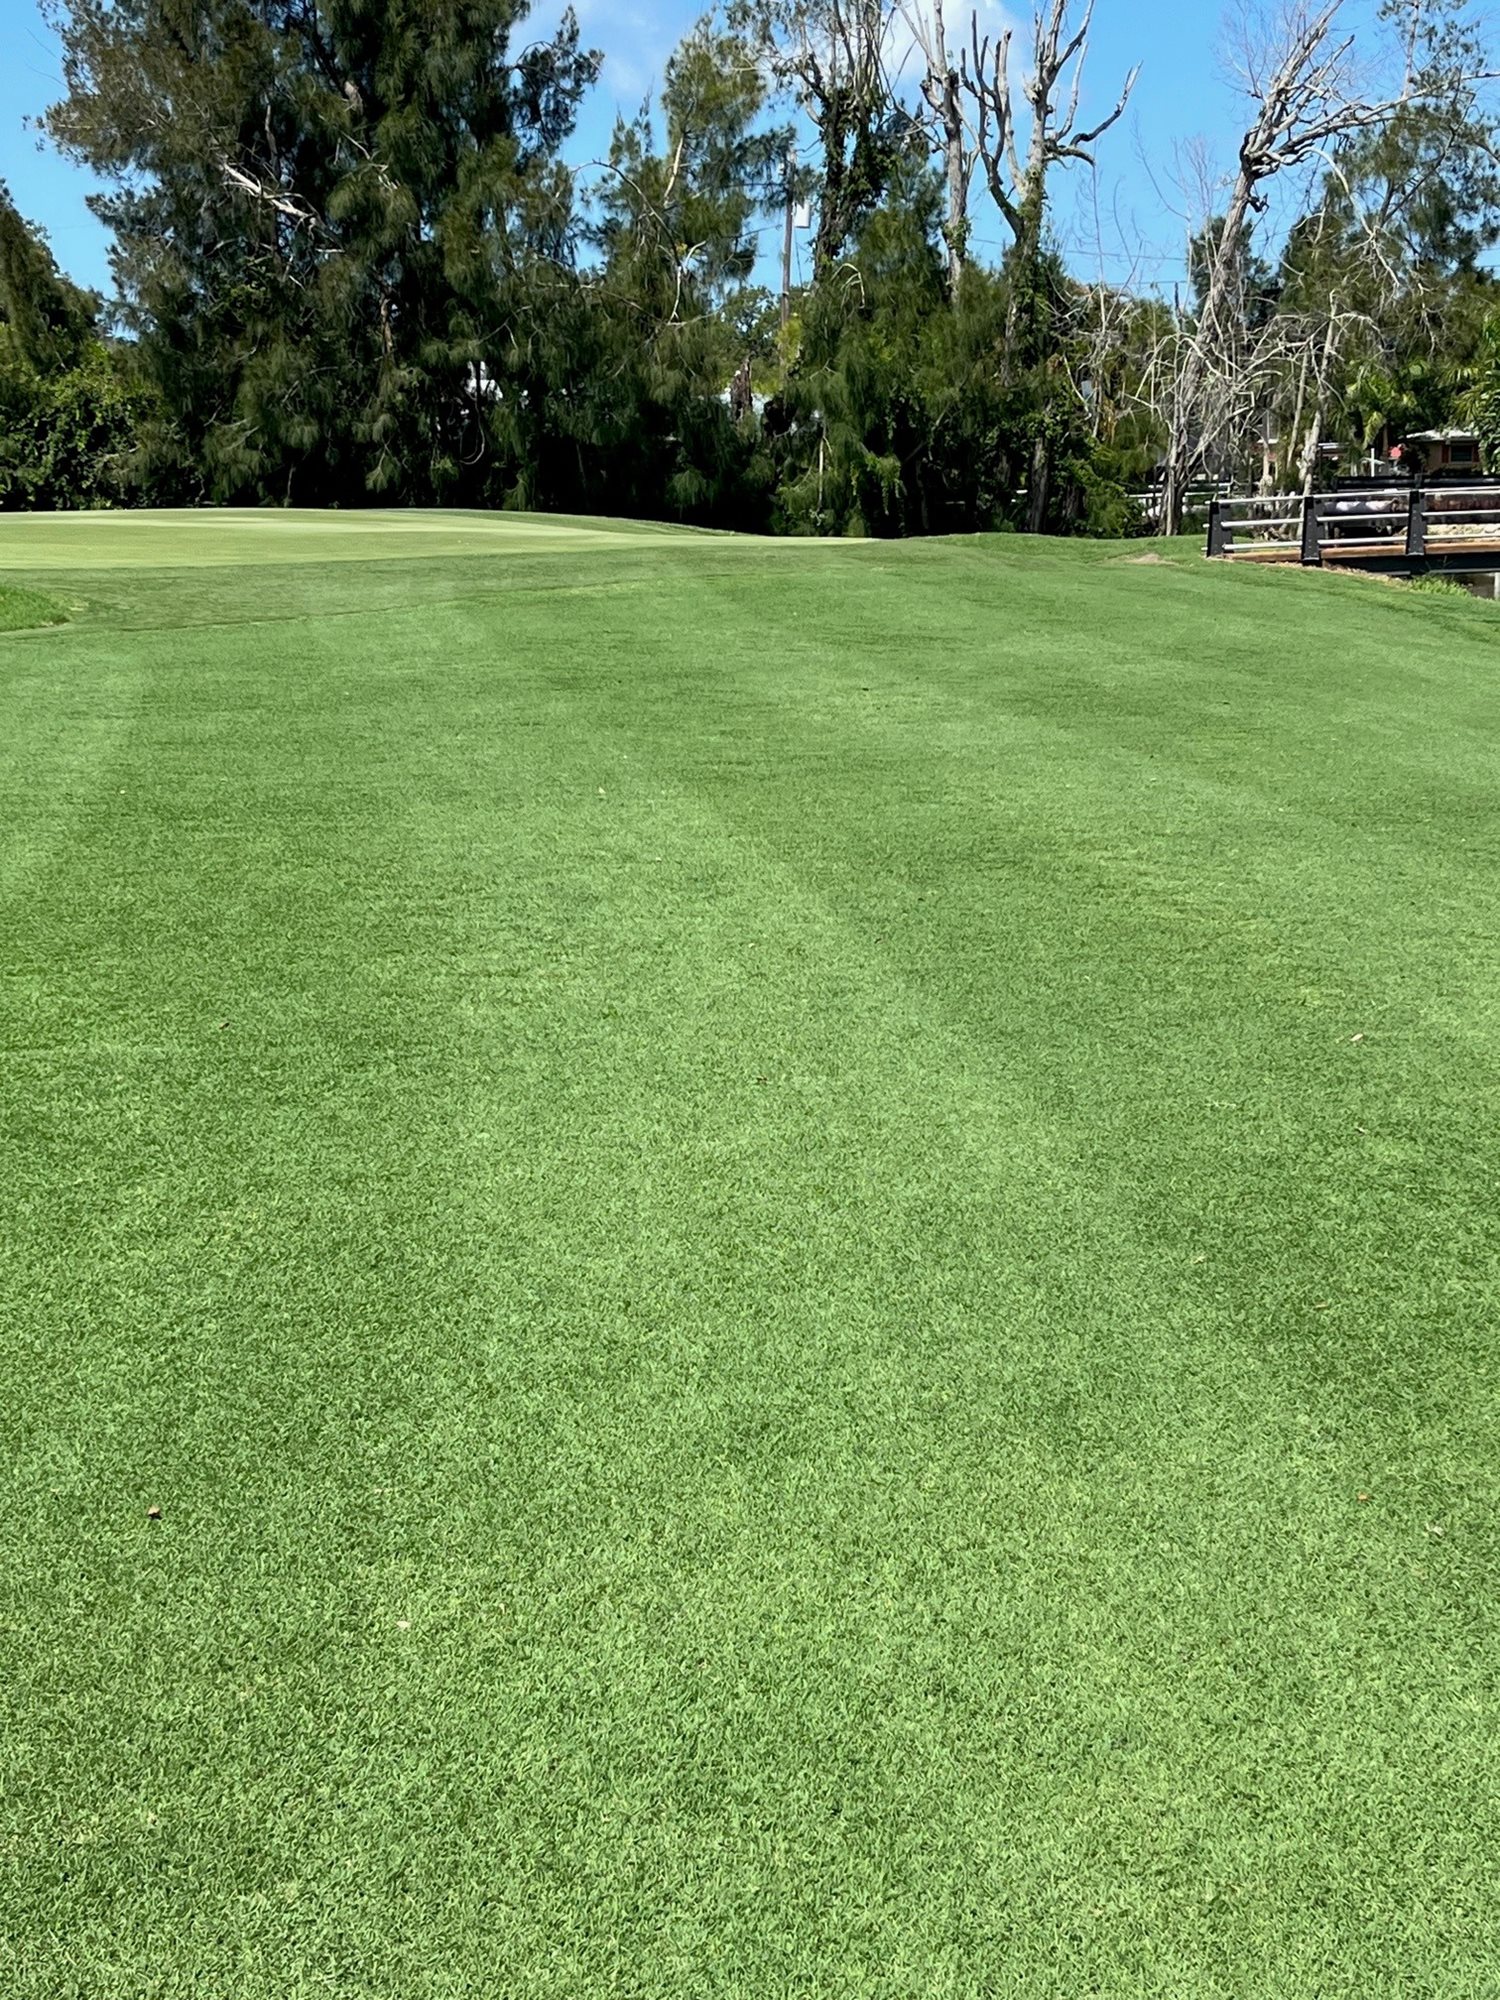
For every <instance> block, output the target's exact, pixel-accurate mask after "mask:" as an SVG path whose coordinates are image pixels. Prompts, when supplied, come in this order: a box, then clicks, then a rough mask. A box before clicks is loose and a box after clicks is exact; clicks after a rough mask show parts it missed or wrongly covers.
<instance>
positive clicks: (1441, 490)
mask: <svg viewBox="0 0 1500 2000" xmlns="http://www.w3.org/2000/svg"><path fill="white" fill-rule="evenodd" d="M1208 554H1209V555H1211V556H1224V557H1227V558H1228V559H1229V560H1230V561H1235V562H1296V563H1303V564H1305V565H1308V566H1316V565H1320V564H1324V563H1349V564H1352V565H1354V566H1355V567H1358V568H1363V569H1386V570H1399V571H1412V570H1426V569H1496V568H1500V561H1497V560H1496V559H1497V558H1500V480H1495V481H1492V482H1488V481H1487V482H1485V483H1484V484H1482V485H1474V486H1446V485H1445V486H1373V485H1372V486H1368V487H1363V486H1352V487H1347V488H1343V489H1340V490H1338V491H1336V492H1333V493H1310V494H1308V495H1306V496H1305V497H1304V496H1303V495H1302V494H1300V493H1279V494H1252V495H1249V496H1242V497H1240V498H1239V499H1221V500H1215V501H1214V503H1213V505H1212V506H1211V507H1210V509H1209V516H1208Z"/></svg>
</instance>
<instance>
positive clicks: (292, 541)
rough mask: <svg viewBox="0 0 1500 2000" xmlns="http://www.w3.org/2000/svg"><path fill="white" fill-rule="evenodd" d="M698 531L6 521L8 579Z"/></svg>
mask: <svg viewBox="0 0 1500 2000" xmlns="http://www.w3.org/2000/svg"><path fill="white" fill-rule="evenodd" d="M713 539H716V538H715V537H709V536H703V535H700V534H696V533H695V531H694V530H692V529H689V528H674V527H670V526H664V525H657V524H655V523H649V522H646V523H643V522H637V521H619V522H615V521H586V522H585V521H575V520H573V519H571V518H570V517H567V516H562V515H544V514H481V513H469V512H459V511H456V510H455V511H449V512H444V511H419V510H416V509H411V508H381V509H371V510H370V511H369V512H360V513H325V512H321V511H319V510H318V509H315V508H309V507H291V508H286V509H279V508H278V509H271V508H252V507H209V508H186V507H184V508H141V509H140V510H138V511H123V512H119V513H77V514H0V571H5V570H27V571H42V570H51V571H55V570H71V569H78V568H80V567H82V568H88V569H135V568H139V567H141V566H143V565H145V566H149V567H150V568H153V569H182V568H197V567H200V566H211V567H218V566H220V565H223V564H236V565H239V564H245V563H288V562H304V563H306V562H318V563H324V562H370V561H383V560H389V559H390V558H391V557H392V556H400V555H424V556H438V555H443V556H464V555H506V554H523V553H524V554H528V555H539V554H543V553H552V554H566V553H567V552H568V551H570V550H578V549H598V548H608V547H611V546H618V545H620V544H622V543H630V544H632V545H639V546H648V547H649V546H654V545H663V544H666V543H668V542H683V541H692V540H713Z"/></svg>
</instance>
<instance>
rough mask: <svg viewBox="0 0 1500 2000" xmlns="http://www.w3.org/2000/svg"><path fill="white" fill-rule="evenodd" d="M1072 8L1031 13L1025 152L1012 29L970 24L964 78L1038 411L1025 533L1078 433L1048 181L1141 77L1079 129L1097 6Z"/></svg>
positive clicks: (1050, 5)
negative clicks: (1050, 242)
mask: <svg viewBox="0 0 1500 2000" xmlns="http://www.w3.org/2000/svg"><path fill="white" fill-rule="evenodd" d="M1070 10H1071V0H1042V4H1041V5H1039V6H1038V8H1037V11H1036V12H1035V13H1034V14H1033V16H1032V36H1031V68H1030V70H1029V71H1028V73H1027V74H1026V76H1025V77H1024V79H1023V80H1022V84H1021V97H1022V99H1023V100H1024V102H1025V104H1026V107H1027V110H1028V112H1029V115H1030V130H1029V132H1028V133H1027V137H1026V147H1025V152H1024V155H1023V153H1022V150H1021V142H1020V126H1021V114H1020V109H1019V105H1018V103H1017V100H1016V96H1015V93H1014V91H1013V88H1012V84H1011V77H1010V43H1011V31H1010V29H1009V28H1006V29H1004V30H1003V31H1002V32H1001V33H1000V34H999V35H998V36H996V37H995V38H994V40H993V41H992V40H991V39H990V38H989V37H988V36H986V37H984V38H983V39H981V37H980V33H979V16H978V14H977V13H975V14H974V15H973V16H972V17H971V22H970V43H971V47H970V50H969V53H968V55H966V56H965V58H964V65H963V70H962V79H961V80H962V84H963V88H964V90H965V91H966V93H967V94H968V97H969V99H970V101H971V104H972V106H973V110H974V127H975V141H974V143H975V150H976V152H977V154H978V157H979V159H980V161H981V163H982V165H983V167H984V174H985V180H986V182H987V184H988V187H989V191H990V194H991V195H992V196H993V198H994V202H995V206H996V207H997V208H998V209H999V211H1000V213H1001V215H1002V216H1003V217H1004V219H1005V222H1006V223H1007V225H1008V226H1009V228H1010V232H1011V238H1012V241H1011V247H1010V250H1009V253H1008V255H1007V258H1006V272H1007V276H1008V280H1009V284H1008V301H1009V312H1008V318H1007V325H1006V348H1007V353H1008V356H1009V358H1010V366H1011V367H1012V368H1013V369H1015V370H1019V371H1021V372H1023V373H1025V374H1026V375H1027V376H1028V377H1029V379H1030V384H1031V388H1032V392H1033V395H1034V397H1035V400H1036V404H1037V421H1036V422H1035V425H1034V436H1033V445H1032V455H1031V466H1030V470H1029V472H1028V475H1027V518H1026V526H1027V528H1028V529H1029V530H1030V531H1031V532H1032V533H1037V532H1039V531H1040V529H1041V526H1042V523H1043V521H1044V520H1045V518H1046V516H1047V511H1048V505H1049V499H1050V488H1051V482H1052V476H1053V461H1054V458H1055V456H1056V449H1057V446H1058V444H1059V442H1060V441H1061V439H1062V438H1063V437H1064V436H1065V435H1069V434H1071V432H1072V430H1073V429H1074V428H1076V419H1077V417H1078V412H1077V410H1076V409H1075V408H1073V407H1072V398H1071V397H1070V390H1071V383H1070V382H1069V380H1068V378H1067V376H1066V371H1064V370H1063V369H1061V368H1060V367H1059V365H1058V362H1059V355H1058V346H1059V341H1060V334H1059V326H1060V322H1061V320H1062V318H1063V317H1064V316H1065V315H1064V299H1063V293H1062V290H1061V289H1060V287H1059V285H1058V283H1057V278H1058V276H1059V275H1060V264H1059V261H1058V259H1057V258H1056V257H1055V256H1049V255H1048V253H1047V234H1046V230H1047V180H1048V176H1049V174H1050V173H1051V171H1052V169H1053V168H1054V167H1056V166H1060V165H1062V164H1064V163H1066V162H1067V161H1070V160H1079V161H1083V162H1084V163H1086V164H1088V165H1092V164H1093V148H1094V146H1095V145H1096V144H1097V142H1098V141H1099V140H1100V139H1101V138H1102V137H1103V136H1104V134H1105V133H1106V132H1108V131H1109V130H1110V128H1111V127H1112V126H1114V125H1115V124H1117V123H1118V122H1119V120H1120V119H1121V118H1122V117H1123V116H1124V113H1125V107H1126V105H1127V104H1128V102H1129V100H1130V93H1131V91H1132V90H1133V89H1134V87H1135V80H1136V76H1137V74H1138V71H1137V70H1134V69H1133V70H1131V72H1130V73H1129V75H1128V76H1127V77H1126V79H1125V82H1124V85H1123V87H1122V89H1121V91H1120V94H1119V96H1118V97H1117V98H1116V100H1115V103H1114V106H1113V108H1112V109H1111V110H1110V111H1109V112H1107V113H1106V115H1105V116H1104V117H1103V118H1102V119H1100V120H1099V122H1098V123H1097V124H1095V125H1091V126H1085V125H1082V124H1081V123H1080V121H1079V106H1080V100H1081V96H1082V87H1083V64H1084V59H1085V57H1086V55H1087V53H1088V38H1089V29H1090V27H1091V25H1092V23H1093V15H1094V8H1093V0H1086V4H1085V6H1084V11H1083V15H1082V18H1081V20H1080V21H1079V22H1078V25H1077V26H1076V27H1074V26H1073V24H1072V21H1071V19H1070ZM969 56H972V59H973V67H972V68H970V67H969ZM1063 93H1066V102H1065V103H1064V102H1063Z"/></svg>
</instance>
